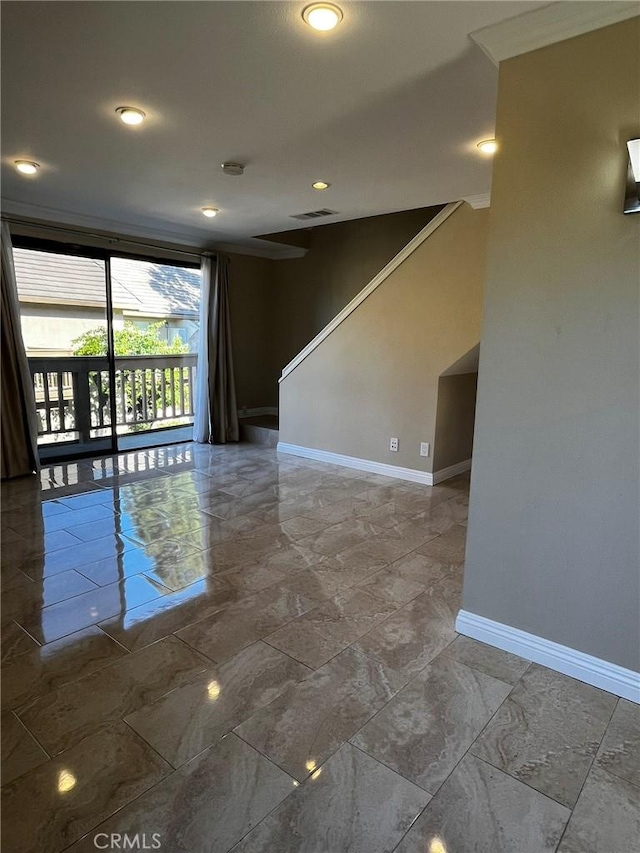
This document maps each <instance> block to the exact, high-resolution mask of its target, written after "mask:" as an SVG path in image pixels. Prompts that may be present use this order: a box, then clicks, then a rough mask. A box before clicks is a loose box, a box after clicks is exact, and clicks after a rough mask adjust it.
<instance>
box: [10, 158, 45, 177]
mask: <svg viewBox="0 0 640 853" xmlns="http://www.w3.org/2000/svg"><path fill="white" fill-rule="evenodd" d="M15 167H16V169H17V170H18V171H19V172H20V173H21V174H22V175H35V173H36V172H37V171H38V169H39V168H40V164H39V163H34V162H33V161H32V160H16V161H15Z"/></svg>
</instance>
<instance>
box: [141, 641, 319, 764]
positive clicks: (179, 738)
mask: <svg viewBox="0 0 640 853" xmlns="http://www.w3.org/2000/svg"><path fill="white" fill-rule="evenodd" d="M309 673H310V670H308V669H307V667H305V666H303V665H302V664H300V663H298V662H297V661H294V660H292V659H291V658H290V657H287V655H284V654H282V652H279V651H277V649H273V648H271V646H267V645H266V644H265V643H262V642H258V643H255V644H254V645H252V646H249V647H248V648H246V649H244V650H243V651H241V652H239V653H238V654H237V655H235V656H234V657H232V658H229V659H228V660H227V661H225V663H222V664H220V665H219V666H217V667H213V668H211V669H207V670H205V672H203V673H201V674H200V675H199V676H197V677H196V678H195V679H193V680H192V681H189V682H186V683H184V684H182V685H180V686H179V687H177V688H176V689H175V690H172V691H171V692H170V693H167V694H166V695H165V696H163V697H161V698H160V699H157V700H156V701H155V702H154V703H153V704H151V705H145V706H143V707H142V708H140V709H138V710H137V711H134V713H133V714H130V715H129V716H128V717H126V718H125V720H126V722H127V723H128V724H129V725H130V726H131V728H132V729H134V731H136V732H138V734H139V735H141V736H142V737H143V738H144V739H145V740H146V741H147V743H149V744H151V746H152V747H153V748H154V749H155V750H156V751H157V752H158V753H160V755H162V757H163V758H164V759H166V760H167V761H168V762H169V763H170V764H172V765H173V766H174V767H179V766H180V765H181V764H184V762H185V761H188V760H189V759H190V758H193V756H194V755H197V753H199V752H201V751H202V750H203V749H205V747H208V746H210V745H211V744H212V743H215V741H217V740H219V739H220V738H221V737H222V736H223V735H225V734H227V733H228V732H230V731H231V729H233V728H234V727H235V726H237V725H238V724H239V723H241V722H242V721H243V720H245V719H246V718H247V717H248V716H250V715H251V713H252V712H253V711H255V710H257V709H258V708H260V707H262V706H263V705H268V704H269V702H271V701H272V700H274V699H276V698H277V697H278V696H279V695H280V694H281V693H282V692H283V691H284V690H286V689H287V687H289V686H290V685H292V684H296V683H297V682H298V681H300V680H301V679H303V678H305V677H306V676H307V675H309ZM285 769H286V768H285Z"/></svg>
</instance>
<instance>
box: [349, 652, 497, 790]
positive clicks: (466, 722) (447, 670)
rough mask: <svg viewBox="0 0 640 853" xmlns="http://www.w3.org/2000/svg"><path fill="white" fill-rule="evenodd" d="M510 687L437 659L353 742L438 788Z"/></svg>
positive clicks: (424, 785)
mask: <svg viewBox="0 0 640 853" xmlns="http://www.w3.org/2000/svg"><path fill="white" fill-rule="evenodd" d="M510 689H511V688H510V686H509V685H508V684H505V683H504V682H502V681H498V680H497V679H495V678H491V677H490V676H488V675H484V673H481V672H478V671H477V670H473V669H470V668H469V667H467V666H464V665H463V664H459V663H455V662H452V661H450V660H447V661H442V660H440V659H436V660H435V661H434V662H433V663H432V664H430V665H429V666H427V667H426V668H425V669H424V670H423V671H422V672H421V673H420V674H419V675H418V676H417V677H416V678H414V679H413V681H411V682H410V683H409V684H408V685H407V686H406V687H405V688H403V689H402V690H401V691H400V692H399V693H398V694H397V695H396V696H395V697H394V698H393V699H392V700H391V701H390V702H389V704H388V705H385V707H384V708H383V709H382V710H381V711H379V712H378V713H377V714H376V715H375V717H373V718H372V719H371V720H370V721H369V722H368V723H367V724H366V725H365V726H364V727H363V728H362V729H361V730H360V731H359V732H358V733H357V734H356V735H354V737H353V738H352V739H351V742H352V743H354V744H355V745H356V746H358V747H360V748H361V749H363V750H364V751H365V752H367V753H368V754H369V755H372V756H373V757H374V758H377V759H378V760H379V761H382V762H383V764H386V765H387V766H388V767H392V768H393V769H394V770H396V771H397V772H398V773H401V774H402V775H403V776H405V777H406V778H407V779H411V781H412V782H415V783H416V785H420V787H422V788H424V789H425V790H426V791H429V792H430V793H432V794H435V792H436V791H437V790H438V788H439V787H440V786H441V785H442V783H443V782H444V780H445V779H446V778H447V776H448V775H449V774H450V773H451V771H452V770H453V769H454V767H455V766H456V764H457V763H458V762H459V761H460V759H461V758H462V757H463V756H464V754H465V753H466V752H467V750H468V749H469V747H470V746H471V744H472V743H473V741H474V740H475V738H476V737H477V736H478V735H479V734H480V732H481V731H482V729H483V728H484V727H485V725H486V724H487V723H488V722H489V720H490V719H491V717H492V715H493V714H494V713H495V712H496V710H497V709H498V707H499V706H500V704H501V703H502V702H503V701H504V699H505V698H506V697H507V696H508V694H509V690H510Z"/></svg>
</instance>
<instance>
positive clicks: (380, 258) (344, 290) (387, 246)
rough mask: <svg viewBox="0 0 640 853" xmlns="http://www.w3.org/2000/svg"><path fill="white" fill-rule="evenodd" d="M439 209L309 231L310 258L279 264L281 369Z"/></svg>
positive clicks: (277, 351)
mask: <svg viewBox="0 0 640 853" xmlns="http://www.w3.org/2000/svg"><path fill="white" fill-rule="evenodd" d="M439 210H440V208H439V207H431V208H422V209H420V210H407V211H403V212H401V213H389V214H387V215H385V216H371V217H368V218H366V219H355V220H351V221H350V222H341V223H337V224H335V225H322V226H317V227H315V228H313V229H312V230H310V231H306V230H305V231H304V234H305V235H308V245H309V248H308V251H307V254H306V255H305V257H304V258H294V259H289V260H282V261H275V262H274V269H275V273H274V275H275V283H276V300H277V306H276V308H277V312H276V316H277V326H276V329H275V331H276V335H275V346H276V349H275V354H276V360H277V362H278V364H279V367H280V370H282V368H283V367H285V365H287V364H288V363H289V362H290V361H291V359H292V358H294V356H296V355H297V354H298V353H299V352H300V350H301V349H303V348H304V347H305V346H306V345H307V344H308V343H309V341H311V340H312V339H313V338H314V337H315V336H316V335H317V334H318V332H319V331H321V329H323V328H324V327H325V326H326V325H327V323H328V322H329V321H330V320H332V319H333V318H334V317H335V316H336V314H338V313H339V312H340V311H341V310H342V309H343V308H344V306H345V305H347V304H348V303H349V302H350V301H351V300H352V299H353V297H354V296H356V294H358V293H360V291H361V290H362V289H363V288H364V287H366V285H367V284H368V283H369V282H370V281H371V279H372V278H373V277H374V276H375V275H377V274H378V273H379V272H380V270H381V269H382V268H383V267H384V266H385V265H386V264H387V263H388V262H389V261H390V260H391V258H393V257H394V256H395V255H396V254H397V253H398V252H399V251H400V249H402V248H404V246H406V244H407V243H408V242H409V241H410V240H411V239H412V238H413V237H415V235H416V234H417V233H418V231H420V230H421V229H422V228H423V227H424V226H425V225H426V224H427V222H429V220H431V219H432V218H433V217H434V216H435V215H436V213H437V212H438V211H439Z"/></svg>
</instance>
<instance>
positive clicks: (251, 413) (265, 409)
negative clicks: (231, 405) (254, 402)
mask: <svg viewBox="0 0 640 853" xmlns="http://www.w3.org/2000/svg"><path fill="white" fill-rule="evenodd" d="M277 414H278V407H277V406H259V407H258V408H257V409H238V417H239V418H240V419H241V420H242V418H257V417H259V416H260V415H277Z"/></svg>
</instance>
